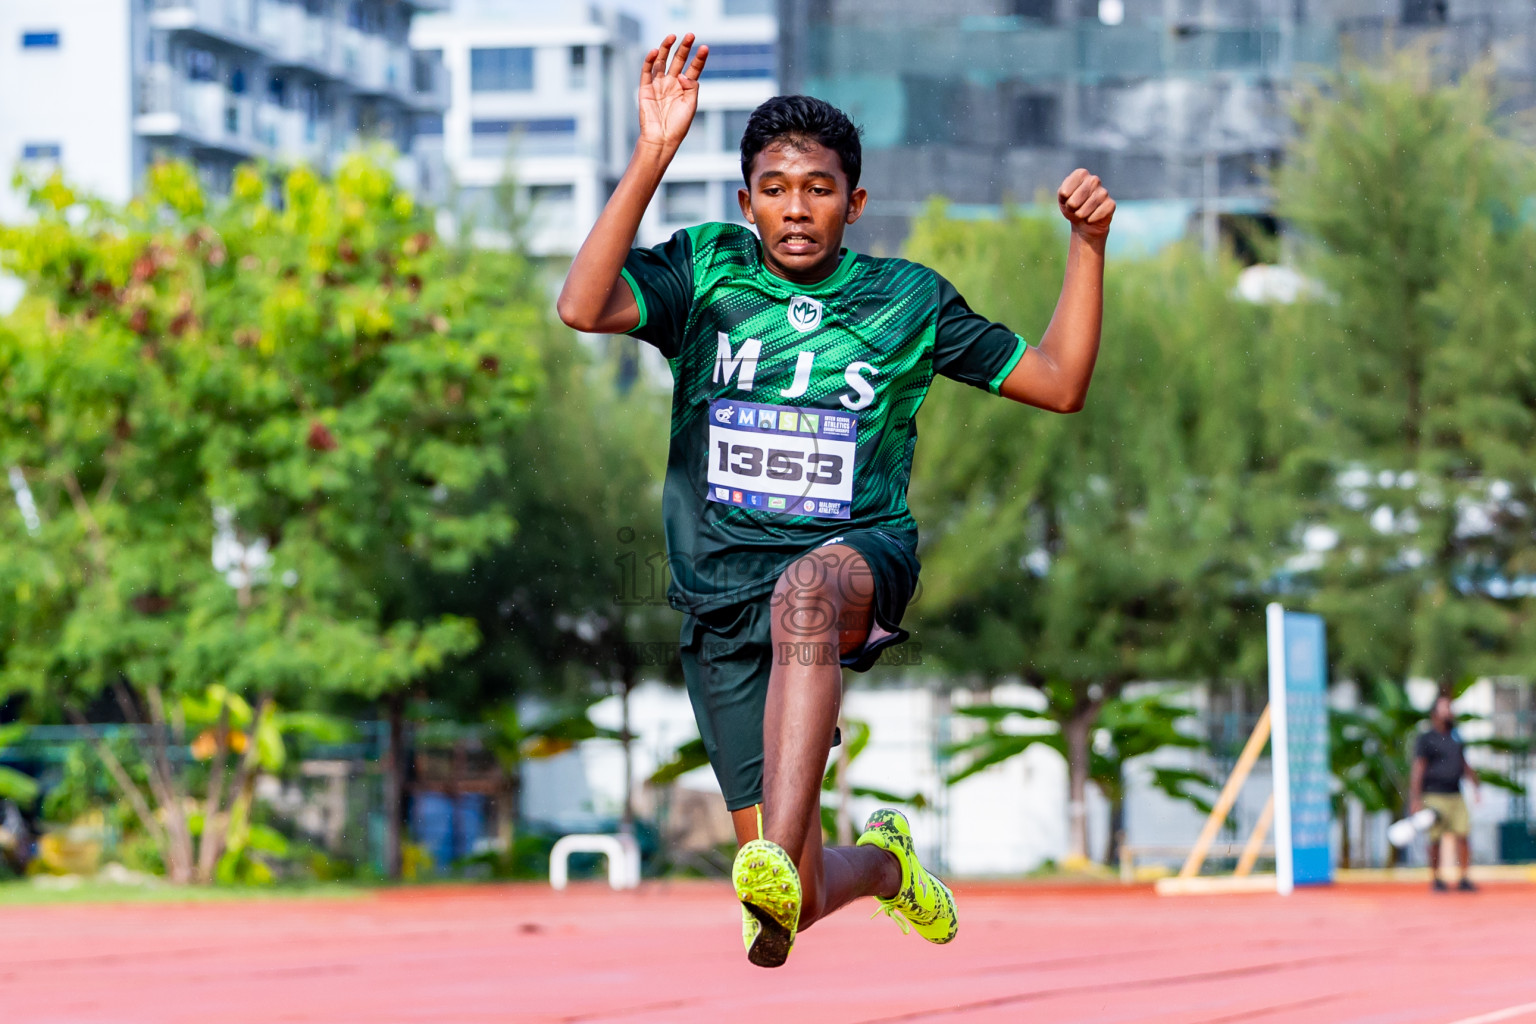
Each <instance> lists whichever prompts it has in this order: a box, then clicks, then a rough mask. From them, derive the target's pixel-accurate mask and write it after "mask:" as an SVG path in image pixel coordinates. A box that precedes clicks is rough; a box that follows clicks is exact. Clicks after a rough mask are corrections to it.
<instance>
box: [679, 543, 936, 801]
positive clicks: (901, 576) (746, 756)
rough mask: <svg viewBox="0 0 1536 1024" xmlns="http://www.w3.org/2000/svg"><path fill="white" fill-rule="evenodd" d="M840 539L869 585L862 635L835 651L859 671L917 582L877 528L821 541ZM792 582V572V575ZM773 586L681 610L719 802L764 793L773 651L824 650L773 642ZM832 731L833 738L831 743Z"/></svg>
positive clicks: (691, 694)
mask: <svg viewBox="0 0 1536 1024" xmlns="http://www.w3.org/2000/svg"><path fill="white" fill-rule="evenodd" d="M831 544H846V545H848V546H849V547H851V548H853V549H854V550H855V551H857V552H858V553H859V554H861V555H863V556H864V560H865V561H866V562H867V563H868V564H869V569H870V575H871V583H872V585H873V586H874V609H873V612H874V614H873V621H872V622H871V623H870V630H869V639H868V640H866V641H865V642H864V644H863V646H861V647H860V648H859V649H858V650H856V651H852V652H850V653H849V654H847V655H845V656H843V657H842V658H841V662H842V664H843V666H844V667H846V668H851V669H853V670H854V671H855V672H864V671H867V670H868V669H869V668H870V667H872V666H873V665H874V664H875V662H876V661H878V660H879V658H880V652H881V651H883V650H884V649H885V648H887V647H891V646H893V645H895V644H899V643H901V642H903V641H904V640H906V639H907V636H908V633H907V631H906V630H904V629H902V628H901V617H902V615H903V614H905V613H906V610H907V602H908V601H910V600H911V599H912V594H913V593H914V591H915V590H916V589H917V573H918V561H917V556H916V555H915V554H914V553H913V552H912V551H910V550H909V549H908V548H907V546H906V545H905V544H904V543H902V542H901V540H900V539H898V538H897V537H896V536H894V535H893V534H890V533H887V532H886V531H884V530H853V531H850V532H848V533H845V534H842V535H840V536H835V537H832V538H830V539H828V540H827V541H825V542H823V543H822V544H821V545H819V546H821V547H826V546H827V545H831ZM791 582H793V580H791ZM772 600H773V595H772V594H765V595H763V596H762V597H759V598H755V599H753V600H750V601H744V602H742V603H741V604H736V605H732V606H730V607H727V608H722V609H718V610H716V611H710V612H706V613H704V614H703V615H699V616H694V615H685V616H684V617H683V632H682V662H683V678H684V680H686V682H687V684H688V699H689V701H690V702H691V703H692V704H693V714H694V717H695V718H696V719H697V720H698V723H699V735H700V736H701V737H702V738H703V740H704V750H705V752H706V753H708V754H709V763H710V765H711V766H713V768H714V769H715V777H716V778H717V779H719V780H720V789H721V792H722V793H724V794H725V806H726V807H727V808H728V809H730V810H733V811H735V810H739V809H741V808H743V807H751V806H752V805H753V804H758V803H761V802H762V800H763V707H764V705H765V704H766V702H767V699H768V674H769V672H770V671H771V670H772V668H773V662H774V658H775V657H780V658H784V659H794V658H802V659H803V658H817V657H830V655H831V652H830V651H822V650H817V647H819V646H820V645H811V644H805V645H800V644H796V643H793V642H786V643H784V644H781V646H782V647H783V648H784V649H783V650H780V651H775V650H774V643H773V637H772V608H773V605H772ZM837 741H838V740H837V737H836V736H835V735H834V737H833V743H834V744H836V743H837Z"/></svg>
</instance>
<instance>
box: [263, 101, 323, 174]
mask: <svg viewBox="0 0 1536 1024" xmlns="http://www.w3.org/2000/svg"><path fill="white" fill-rule="evenodd" d="M256 137H257V139H258V141H259V142H260V143H261V144H262V145H263V146H264V147H266V149H267V152H268V153H270V154H271V155H272V156H273V157H274V158H276V159H277V160H279V161H282V162H284V163H307V164H311V165H313V166H316V167H324V166H326V165H327V164H328V163H329V160H330V156H331V128H330V125H329V124H328V123H327V122H325V121H322V120H319V119H316V118H313V117H310V116H309V115H308V114H306V113H305V112H304V111H302V110H289V109H286V108H283V107H278V106H275V105H273V104H270V103H263V104H261V105H260V106H258V107H257V108H256Z"/></svg>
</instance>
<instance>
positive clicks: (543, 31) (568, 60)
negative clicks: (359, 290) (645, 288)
mask: <svg viewBox="0 0 1536 1024" xmlns="http://www.w3.org/2000/svg"><path fill="white" fill-rule="evenodd" d="M637 9H639V7H638V5H637ZM646 13H647V14H648V15H649V16H650V18H651V31H652V33H653V34H655V35H657V36H658V38H659V36H660V35H662V34H664V33H665V32H666V31H671V30H674V29H675V30H677V31H679V32H681V31H683V30H692V31H694V32H696V33H697V34H698V35H699V37H700V38H701V39H703V40H705V41H707V42H709V43H710V46H711V49H712V51H713V53H712V56H711V57H710V61H709V69H708V71H707V72H706V75H707V78H708V82H707V83H706V88H704V89H703V90H701V92H700V94H699V96H700V98H699V114H698V117H697V119H696V120H695V122H694V128H693V131H692V132H691V133H690V135H689V137H688V140H687V142H686V143H685V144H684V146H683V148H682V150H681V151H680V152H679V153H678V156H677V160H676V161H675V162H674V164H673V166H672V168H671V170H670V171H669V173H668V175H667V180H666V182H665V183H664V184H663V186H662V190H661V192H660V194H659V195H658V196H657V200H656V202H655V203H654V204H653V205H652V208H651V210H650V211H649V212H648V213H647V215H646V218H645V221H644V223H643V225H642V227H641V232H640V241H641V242H642V243H644V244H650V243H653V242H656V241H660V240H661V239H664V238H665V237H666V236H667V235H668V234H670V233H671V232H672V231H673V230H675V229H676V228H678V227H680V226H682V225H685V224H694V223H698V222H699V221H702V220H720V219H722V218H723V217H732V218H735V219H740V212H739V210H738V208H737V206H736V198H735V197H736V187H737V185H738V184H739V182H740V177H741V172H740V168H739V160H738V158H737V156H736V153H737V143H738V141H739V139H740V137H741V126H742V125H743V124H744V123H745V120H746V115H747V114H748V113H749V112H750V111H751V110H752V108H753V107H755V106H756V105H757V104H758V103H761V102H762V101H763V100H764V99H767V98H768V97H769V96H772V95H773V93H774V89H775V67H776V62H777V56H776V49H775V41H776V35H777V28H776V24H775V19H774V16H773V0H673V2H669V3H666V4H657V5H656V6H655V7H654V8H650V9H647V10H646ZM640 33H641V24H640V22H639V20H638V19H637V18H636V17H635V16H634V15H633V14H630V13H628V12H627V11H625V10H621V9H617V8H615V7H613V6H600V5H598V4H591V5H588V4H585V3H548V2H540V0H456V2H455V3H454V4H453V7H452V10H451V11H450V12H444V13H442V14H434V15H431V16H429V17H425V18H422V19H420V20H419V21H417V23H416V25H415V27H414V28H413V30H412V35H411V41H412V45H413V46H415V47H416V48H417V50H418V52H420V53H423V54H425V55H428V56H429V57H430V58H431V59H434V60H436V59H441V61H442V63H443V64H444V65H445V66H446V67H447V68H448V71H449V77H450V79H451V81H452V83H453V85H452V91H451V100H450V103H449V106H448V109H447V111H446V113H445V114H444V116H443V117H442V119H441V122H440V123H437V122H430V120H429V119H424V120H423V123H422V126H421V127H422V131H423V139H424V140H430V141H429V142H428V144H430V145H438V146H440V147H441V151H442V153H443V156H444V159H445V162H446V164H447V166H448V168H449V172H450V174H451V176H452V178H453V180H454V192H455V199H454V200H453V208H454V209H455V211H456V212H457V214H458V215H459V217H460V218H461V219H462V220H463V221H464V222H465V223H467V224H469V225H471V226H478V227H482V228H483V226H484V225H487V224H490V225H493V229H492V230H491V231H489V232H487V233H484V234H482V236H481V237H483V238H484V239H485V240H487V241H495V240H497V236H498V235H500V234H501V232H499V231H498V230H496V229H495V227H494V226H495V225H499V224H500V223H501V221H500V220H499V219H498V218H504V214H505V213H506V211H505V210H503V209H502V207H503V206H504V205H505V199H506V197H507V194H506V192H504V191H502V188H503V186H504V185H505V186H508V187H510V189H511V190H512V193H513V195H512V198H513V199H514V201H513V203H512V209H513V211H514V214H513V215H514V217H516V218H517V219H518V220H519V221H520V222H521V228H522V230H523V232H524V240H525V243H526V244H527V246H528V248H529V250H530V251H531V252H533V253H535V254H536V255H571V254H574V253H575V251H576V248H577V247H578V246H579V245H580V244H581V240H582V239H583V238H584V237H585V236H586V232H587V229H588V228H589V227H591V225H592V223H593V222H594V221H595V220H596V219H597V215H598V213H599V211H600V210H601V209H602V205H603V203H605V202H606V201H607V199H608V196H609V194H610V193H611V192H612V191H613V187H614V185H615V183H616V182H617V181H618V178H619V175H621V174H622V173H623V171H624V165H625V163H626V162H627V161H628V159H629V155H630V152H631V150H632V149H633V147H634V143H635V139H636V137H637V133H638V121H637V114H636V104H635V94H636V90H637V88H638V85H639V73H640V72H639V69H640V59H641V57H642V56H643V55H644V53H645V51H646V50H647V49H649V48H650V47H651V46H653V45H655V43H656V41H657V40H650V39H642V38H641V34H640ZM432 131H435V132H436V135H435V136H434V135H429V134H427V133H429V132H432Z"/></svg>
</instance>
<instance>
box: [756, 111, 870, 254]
mask: <svg viewBox="0 0 1536 1024" xmlns="http://www.w3.org/2000/svg"><path fill="white" fill-rule="evenodd" d="M868 198H869V197H868V195H867V194H866V193H865V191H864V190H863V189H862V188H854V189H850V188H849V187H848V175H846V174H845V173H843V161H842V160H841V159H840V158H839V157H838V155H837V154H836V153H834V152H833V151H832V150H830V149H828V148H827V147H825V146H823V145H821V144H820V143H818V142H799V143H789V142H776V143H774V144H772V145H770V146H768V147H767V148H766V149H764V150H763V151H762V152H761V153H759V154H757V158H756V159H755V160H753V161H752V187H751V189H750V190H748V189H741V190H739V192H738V199H739V200H740V202H741V212H742V214H743V215H744V216H745V217H746V218H747V220H748V221H749V222H750V223H752V224H755V225H756V226H757V233H758V235H759V236H760V237H761V238H762V240H763V262H764V263H765V264H767V266H768V269H769V270H770V271H772V272H773V273H775V274H777V275H778V276H780V277H782V278H785V279H786V280H789V281H794V282H796V283H797V284H814V283H815V282H817V281H820V280H822V279H823V278H825V277H827V276H829V275H830V274H831V273H832V272H833V271H834V270H836V269H837V262H838V253H839V251H840V250H841V249H842V247H843V229H844V228H846V227H847V226H848V225H849V224H852V223H853V222H854V221H856V220H858V219H859V215H860V214H862V213H863V212H864V202H865V200H866V199H868Z"/></svg>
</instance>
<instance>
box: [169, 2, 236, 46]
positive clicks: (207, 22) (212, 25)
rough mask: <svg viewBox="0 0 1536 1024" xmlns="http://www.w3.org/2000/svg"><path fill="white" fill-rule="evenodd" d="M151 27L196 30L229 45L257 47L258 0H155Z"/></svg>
mask: <svg viewBox="0 0 1536 1024" xmlns="http://www.w3.org/2000/svg"><path fill="white" fill-rule="evenodd" d="M149 24H150V27H151V28H156V29H160V30H162V31H166V32H192V33H196V34H197V35H201V36H204V37H206V38H208V39H212V40H214V41H215V42H219V43H223V44H225V45H227V46H236V47H239V48H241V49H245V50H256V49H258V48H259V47H260V42H259V40H258V37H257V32H256V2H255V0H151V6H150V11H149Z"/></svg>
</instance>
